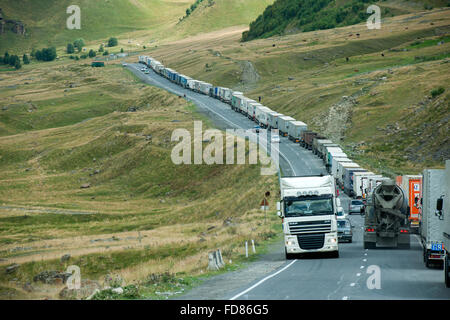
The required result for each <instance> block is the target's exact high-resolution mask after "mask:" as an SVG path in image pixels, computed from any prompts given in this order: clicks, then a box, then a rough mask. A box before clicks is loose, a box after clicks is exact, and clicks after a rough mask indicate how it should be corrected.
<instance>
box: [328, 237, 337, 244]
mask: <svg viewBox="0 0 450 320" xmlns="http://www.w3.org/2000/svg"><path fill="white" fill-rule="evenodd" d="M328 242H331V243H336V238H331V239H328Z"/></svg>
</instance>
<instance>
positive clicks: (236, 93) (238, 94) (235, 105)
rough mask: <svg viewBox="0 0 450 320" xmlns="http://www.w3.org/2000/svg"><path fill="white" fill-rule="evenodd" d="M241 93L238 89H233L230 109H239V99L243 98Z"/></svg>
mask: <svg viewBox="0 0 450 320" xmlns="http://www.w3.org/2000/svg"><path fill="white" fill-rule="evenodd" d="M243 97H244V96H243V93H242V92H239V91H234V92H233V94H232V96H231V109H232V110H234V111H236V112H237V111H239V108H240V107H241V100H242V99H243Z"/></svg>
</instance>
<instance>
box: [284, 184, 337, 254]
mask: <svg viewBox="0 0 450 320" xmlns="http://www.w3.org/2000/svg"><path fill="white" fill-rule="evenodd" d="M280 189H281V199H280V202H278V205H277V209H278V210H279V211H278V216H279V217H280V218H282V223H283V233H284V246H285V254H286V259H291V258H293V256H294V255H295V254H299V253H306V252H330V253H332V254H333V256H334V257H339V248H338V236H337V222H336V221H337V218H336V215H337V208H338V207H339V206H340V201H339V200H338V199H337V198H336V196H335V191H336V188H335V184H334V179H333V177H332V176H310V177H284V178H280Z"/></svg>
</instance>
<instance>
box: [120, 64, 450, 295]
mask: <svg viewBox="0 0 450 320" xmlns="http://www.w3.org/2000/svg"><path fill="white" fill-rule="evenodd" d="M141 67H142V65H139V64H128V65H127V68H128V69H129V70H131V71H132V72H133V73H134V74H135V75H136V76H137V77H138V78H139V79H141V80H142V81H143V82H145V83H148V84H150V85H154V86H157V87H160V88H162V89H165V90H167V91H169V92H172V93H174V94H177V95H179V96H183V95H186V99H188V100H189V101H191V102H193V103H194V104H195V105H196V106H197V108H198V111H199V112H201V113H203V114H205V115H207V116H208V117H209V118H210V119H211V121H212V122H213V124H214V125H215V126H216V127H218V128H219V129H222V130H224V129H228V128H230V129H238V128H241V129H251V128H253V126H254V125H255V124H254V123H253V122H252V121H250V120H249V119H247V118H245V117H244V116H242V115H240V114H238V113H236V112H234V111H232V110H231V108H230V106H229V105H227V104H225V103H222V102H220V101H218V100H216V99H214V98H211V97H208V96H205V95H203V94H198V93H194V92H192V91H190V90H187V89H183V88H181V87H179V86H177V85H175V84H173V83H172V82H170V81H168V80H167V79H165V78H163V77H161V76H159V75H157V74H156V73H154V72H153V71H151V70H150V73H149V74H144V73H143V72H141V71H140V69H141ZM279 150H280V167H281V170H282V172H283V174H284V175H285V176H294V175H296V176H301V175H313V174H314V175H317V174H320V173H326V171H325V168H324V166H323V163H322V161H321V160H320V159H318V158H317V157H316V156H314V155H313V154H312V153H311V152H310V151H307V150H305V149H303V148H301V147H300V146H298V145H296V144H294V143H293V142H291V141H289V140H288V139H287V138H281V142H280V144H279ZM340 198H341V201H342V203H343V207H344V209H346V208H348V201H349V198H348V197H347V196H345V195H341V196H340ZM350 221H351V223H352V225H353V226H354V228H353V242H352V243H342V244H340V245H339V249H340V257H339V258H338V259H334V258H329V257H326V256H319V255H314V256H307V257H304V258H302V259H296V260H288V261H286V260H285V258H284V250H283V243H277V244H275V245H273V246H271V247H270V250H269V253H267V254H265V255H263V256H262V257H261V259H260V260H259V261H257V262H254V263H250V264H249V265H248V266H247V268H244V269H243V270H238V271H234V272H229V273H226V274H222V275H218V276H215V277H212V278H210V279H208V280H206V281H205V282H204V283H203V284H201V285H200V286H198V287H196V288H194V289H192V290H191V291H190V292H188V293H186V294H185V295H183V296H181V297H178V298H177V299H233V300H239V299H240V300H245V299H251V300H254V299H256V300H270V299H272V300H280V299H321V300H322V299H325V300H326V299H332V300H350V299H368V300H375V299H389V300H392V299H400V300H403V299H450V289H447V288H445V285H444V281H443V277H444V274H443V270H442V269H441V268H439V266H437V267H436V268H433V269H428V268H426V267H425V265H424V263H423V261H422V246H421V244H420V241H419V238H418V236H416V235H412V239H411V249H409V250H399V249H376V250H366V249H363V244H362V237H363V223H364V221H363V218H362V217H361V216H359V215H352V216H350ZM280 232H281V228H280ZM373 270H379V271H380V278H379V279H380V288H372V289H370V287H371V284H373V283H374V282H372V278H373V275H374V273H373V272H374V271H373ZM368 283H369V285H368Z"/></svg>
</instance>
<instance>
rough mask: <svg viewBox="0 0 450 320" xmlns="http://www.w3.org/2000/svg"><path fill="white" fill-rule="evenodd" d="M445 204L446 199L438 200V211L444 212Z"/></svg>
mask: <svg viewBox="0 0 450 320" xmlns="http://www.w3.org/2000/svg"><path fill="white" fill-rule="evenodd" d="M443 203H444V199H442V198H439V199H437V201H436V210H438V211H442V207H443Z"/></svg>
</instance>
